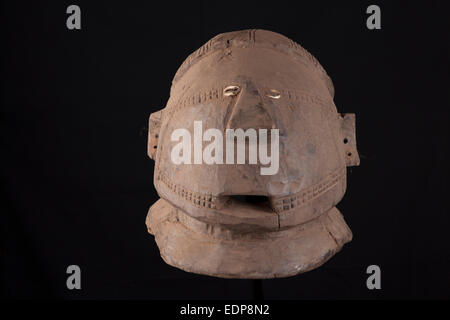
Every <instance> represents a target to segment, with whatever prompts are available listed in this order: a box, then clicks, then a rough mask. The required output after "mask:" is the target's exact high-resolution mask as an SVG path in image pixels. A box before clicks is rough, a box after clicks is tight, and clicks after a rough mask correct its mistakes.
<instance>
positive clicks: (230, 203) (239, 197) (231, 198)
mask: <svg viewBox="0 0 450 320" xmlns="http://www.w3.org/2000/svg"><path fill="white" fill-rule="evenodd" d="M221 200H222V201H224V203H225V207H228V208H233V207H235V208H237V207H241V208H242V207H247V208H249V209H253V210H258V211H265V212H274V210H273V208H272V204H271V201H270V198H269V197H268V196H265V195H252V194H233V195H227V196H223V197H222V199H221Z"/></svg>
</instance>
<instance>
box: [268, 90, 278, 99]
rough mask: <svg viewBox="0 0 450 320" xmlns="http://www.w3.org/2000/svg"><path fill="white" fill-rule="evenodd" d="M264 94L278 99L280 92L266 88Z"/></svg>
mask: <svg viewBox="0 0 450 320" xmlns="http://www.w3.org/2000/svg"><path fill="white" fill-rule="evenodd" d="M266 96H267V97H269V98H272V99H280V97H281V93H280V91H278V90H275V89H270V90H268V92H267V94H266Z"/></svg>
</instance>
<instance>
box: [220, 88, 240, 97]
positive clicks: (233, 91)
mask: <svg viewBox="0 0 450 320" xmlns="http://www.w3.org/2000/svg"><path fill="white" fill-rule="evenodd" d="M239 91H241V88H239V87H238V86H228V87H226V88H225V89H223V95H224V96H225V97H231V96H235V95H237V94H238V93H239Z"/></svg>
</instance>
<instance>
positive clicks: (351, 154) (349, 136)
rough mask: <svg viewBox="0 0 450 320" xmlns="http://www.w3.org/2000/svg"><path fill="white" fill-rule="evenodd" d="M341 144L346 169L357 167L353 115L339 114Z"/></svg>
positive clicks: (357, 159)
mask: <svg viewBox="0 0 450 320" xmlns="http://www.w3.org/2000/svg"><path fill="white" fill-rule="evenodd" d="M339 119H340V121H341V132H342V144H343V145H344V152H345V161H346V164H347V167H351V166H359V155H358V150H357V149H356V129H355V127H356V120H355V114H354V113H341V114H340V117H339Z"/></svg>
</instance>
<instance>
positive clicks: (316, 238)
mask: <svg viewBox="0 0 450 320" xmlns="http://www.w3.org/2000/svg"><path fill="white" fill-rule="evenodd" d="M333 95H334V88H333V84H332V82H331V79H330V78H329V77H328V75H327V74H326V72H325V71H324V69H323V68H322V67H321V65H320V64H319V62H318V61H317V60H316V59H315V58H314V57H313V56H312V55H311V54H309V53H308V52H307V51H306V50H305V49H303V48H302V47H301V46H300V45H298V44H297V43H295V42H294V41H292V40H290V39H288V38H286V37H284V36H282V35H280V34H277V33H274V32H270V31H265V30H243V31H236V32H230V33H224V34H220V35H218V36H216V37H214V38H213V39H211V40H210V41H208V42H207V43H206V44H205V45H204V46H202V47H201V48H200V49H198V50H197V51H196V52H194V53H192V54H191V55H190V56H189V57H188V58H187V59H186V61H185V62H184V63H183V64H182V65H181V67H180V68H179V70H178V71H177V73H176V75H175V77H174V80H173V84H172V88H171V94H170V98H169V100H168V102H167V105H166V107H165V108H164V109H162V110H160V111H158V112H157V113H154V114H152V115H151V116H150V120H149V143H148V155H149V156H150V158H152V159H154V160H155V174H154V184H155V187H156V189H157V191H158V194H159V195H160V197H161V199H160V200H159V201H158V202H156V203H155V204H154V205H153V206H152V207H151V208H150V210H149V213H148V216H147V220H146V223H147V226H148V228H149V232H150V233H152V234H154V235H155V239H156V242H157V244H158V246H159V248H160V251H161V256H162V257H163V259H164V260H165V261H166V262H167V263H168V264H170V265H173V266H176V267H178V268H180V269H183V270H186V271H188V272H195V273H200V274H207V275H211V276H217V277H224V278H274V277H286V276H292V275H295V274H298V273H301V272H305V271H308V270H311V269H313V268H316V267H318V266H320V265H321V264H323V263H324V262H325V261H327V260H328V259H329V258H330V257H331V256H333V255H334V254H335V253H336V252H337V251H339V250H340V249H341V248H342V246H343V245H344V244H345V243H346V242H348V241H350V240H351V238H352V233H351V231H350V229H349V228H348V227H347V225H346V223H345V221H344V219H343V217H342V215H341V214H340V212H339V211H338V210H337V209H336V208H335V205H336V204H337V203H338V202H339V201H340V200H341V199H342V197H343V195H344V193H345V189H346V166H350V165H359V157H358V152H357V149H356V137H355V116H354V114H344V115H340V114H339V113H338V112H337V109H336V106H335V105H334V102H333ZM194 121H202V124H203V127H204V128H205V130H206V129H207V128H217V129H219V130H220V131H221V132H225V130H226V129H230V128H232V129H238V128H241V129H244V130H246V129H248V128H253V129H256V130H259V129H268V130H270V129H271V128H277V129H279V133H280V138H279V145H280V148H279V169H278V172H277V173H276V174H274V175H261V172H260V167H261V166H260V165H259V164H258V165H255V164H248V163H247V162H246V164H213V165H208V164H204V163H203V164H178V165H177V164H174V163H173V161H171V149H172V147H173V145H174V142H173V141H171V134H172V132H173V131H174V130H175V129H178V128H186V129H187V130H189V132H191V133H193V131H194V129H193V128H194ZM203 143H204V144H206V142H203ZM254 196H260V197H254Z"/></svg>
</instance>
